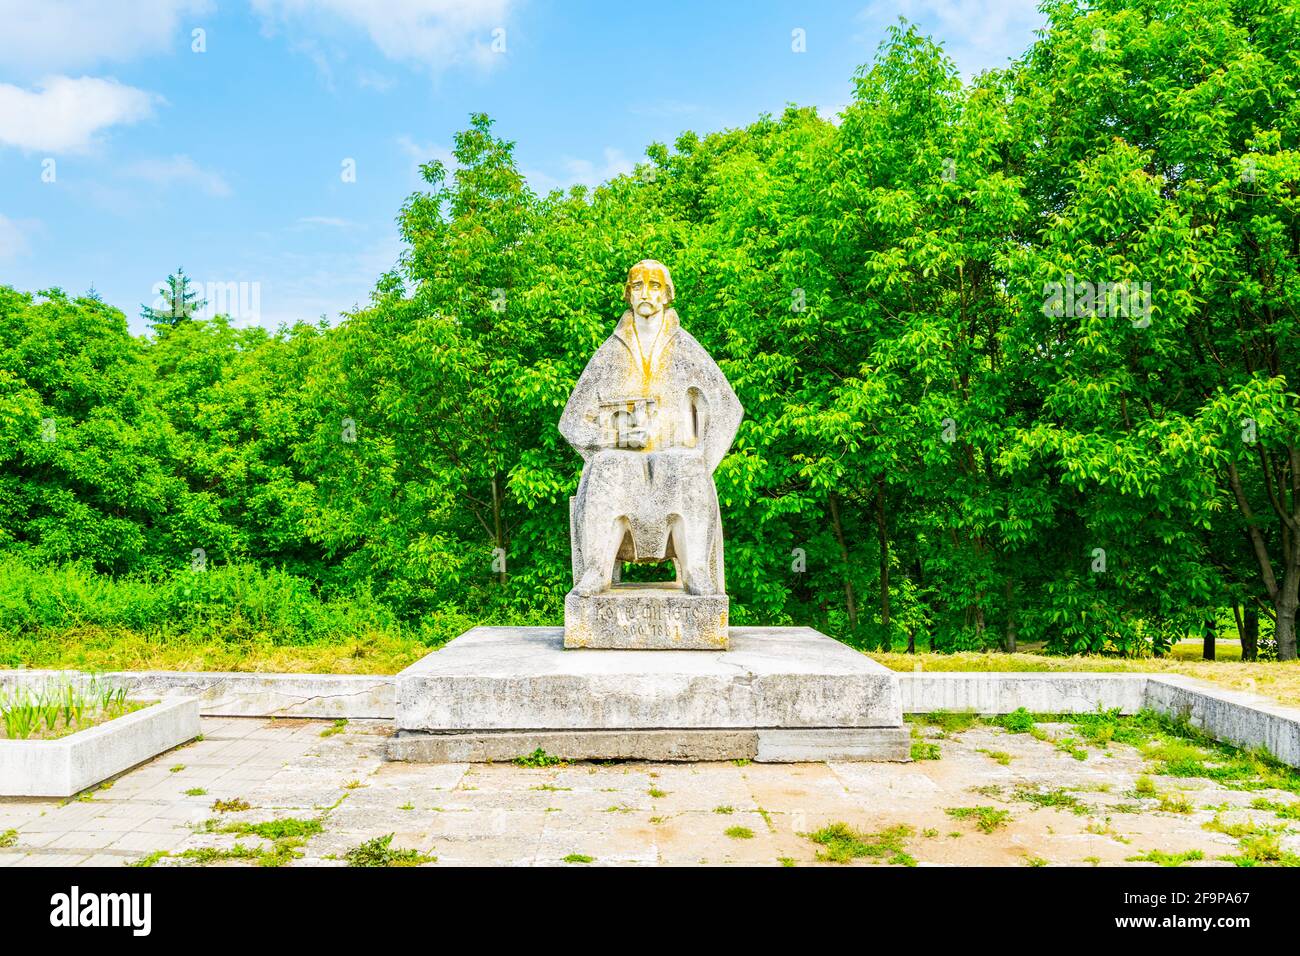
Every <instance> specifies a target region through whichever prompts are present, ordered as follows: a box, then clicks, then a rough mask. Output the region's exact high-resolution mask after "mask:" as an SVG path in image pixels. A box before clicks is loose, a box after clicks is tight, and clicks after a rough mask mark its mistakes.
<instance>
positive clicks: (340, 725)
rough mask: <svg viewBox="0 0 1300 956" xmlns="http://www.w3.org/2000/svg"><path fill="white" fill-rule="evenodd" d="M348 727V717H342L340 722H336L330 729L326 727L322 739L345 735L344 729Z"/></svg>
mask: <svg viewBox="0 0 1300 956" xmlns="http://www.w3.org/2000/svg"><path fill="white" fill-rule="evenodd" d="M347 725H348V719H347V718H346V717H340V718H339V719H338V720H336V721H334V723H333V724H331V725H330V726H329V727H326V728H325V729H324V730H322V731H321V732H320V735H321V736H322V737H333V736H334V735H335V734H341V733H343V729H344V728H345V727H347Z"/></svg>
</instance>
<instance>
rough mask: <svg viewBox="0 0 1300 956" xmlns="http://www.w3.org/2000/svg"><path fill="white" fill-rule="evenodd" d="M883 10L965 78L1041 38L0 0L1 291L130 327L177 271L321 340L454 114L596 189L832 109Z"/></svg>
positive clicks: (585, 12)
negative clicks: (319, 327) (656, 147)
mask: <svg viewBox="0 0 1300 956" xmlns="http://www.w3.org/2000/svg"><path fill="white" fill-rule="evenodd" d="M899 16H904V17H906V18H908V19H909V20H911V21H913V22H915V23H917V24H918V26H920V27H921V29H922V30H924V31H925V32H927V33H929V34H930V35H932V36H934V37H935V38H936V39H938V40H940V41H941V42H943V43H944V45H945V47H946V48H947V49H948V51H949V53H950V55H952V56H953V58H954V59H955V60H956V62H957V64H958V66H959V67H960V68H961V69H962V70H963V72H965V73H967V74H968V75H969V74H973V73H976V72H978V71H979V70H981V69H984V68H986V67H991V66H999V65H1001V64H1003V63H1005V62H1006V60H1007V59H1008V58H1009V57H1012V56H1015V55H1018V54H1019V53H1020V52H1021V51H1023V50H1024V49H1025V48H1026V47H1027V46H1028V45H1029V43H1030V42H1031V41H1032V39H1033V31H1034V30H1035V29H1037V28H1038V27H1039V26H1040V25H1041V23H1042V20H1043V18H1042V16H1041V15H1040V14H1039V13H1037V11H1036V10H1035V7H1034V3H1033V2H1032V0H1005V2H997V0H937V2H922V0H901V2H872V3H863V2H861V0H859V2H852V3H840V2H829V0H827V2H818V3H809V2H807V0H804V2H786V0H755V2H748V3H742V2H735V3H721V2H719V3H710V4H703V3H698V2H697V3H689V2H682V3H677V2H660V3H657V4H627V5H624V4H614V3H610V2H606V3H598V2H585V0H583V2H577V0H575V2H560V0H478V2H475V0H369V2H367V0H239V2H220V3H219V2H215V0H132V2H130V3H125V2H88V0H67V2H57V0H0V25H2V26H0V284H7V285H13V286H16V287H17V288H20V289H25V290H32V291H34V290H37V289H42V288H48V287H50V286H59V287H62V288H64V289H65V290H67V291H68V292H70V293H81V292H84V291H85V290H86V289H88V288H90V287H91V286H93V287H94V288H95V289H97V290H98V291H99V293H100V295H102V296H103V297H104V299H105V300H107V301H108V302H110V303H112V304H113V305H115V306H117V307H119V308H121V309H122V310H123V311H124V312H126V313H127V315H128V316H129V317H131V319H132V328H133V329H135V330H136V331H144V328H145V326H144V323H143V322H142V321H141V320H140V319H139V311H140V306H141V304H142V303H149V302H150V301H151V300H152V299H153V297H154V292H153V289H154V287H155V285H156V284H157V283H158V282H160V281H162V280H163V279H165V278H166V276H167V274H168V272H170V271H173V270H174V269H175V268H176V267H177V266H178V265H180V266H184V268H185V271H186V272H187V273H188V274H190V275H191V276H193V277H194V278H195V279H196V280H197V281H198V282H200V283H202V284H204V285H205V286H206V285H207V284H208V283H219V284H223V286H224V284H227V283H246V284H247V285H245V286H244V287H243V289H242V291H243V293H244V299H243V302H242V304H236V303H235V302H231V303H230V305H231V308H230V309H228V311H234V312H235V313H236V316H235V317H236V321H237V322H238V323H240V324H248V323H252V322H257V323H260V324H262V325H266V326H268V327H274V326H276V325H277V324H279V323H281V322H292V321H295V320H299V319H302V320H307V321H315V320H316V319H318V318H319V317H320V316H322V315H325V316H327V317H328V318H330V319H331V321H334V320H336V319H337V316H338V313H339V312H340V311H341V310H344V309H349V308H351V307H353V306H354V305H356V304H361V303H364V302H365V301H366V299H367V297H368V295H369V292H370V289H371V287H372V286H373V284H374V281H375V279H376V278H377V277H378V276H379V274H380V273H381V272H383V271H384V270H386V269H388V268H390V267H391V266H392V264H393V262H394V261H395V259H396V256H397V254H398V251H399V243H398V239H397V234H396V228H395V226H394V222H393V220H394V217H395V216H396V214H397V211H398V208H399V206H400V205H401V203H402V200H403V199H404V198H405V197H406V196H407V195H408V194H409V193H410V192H411V191H412V190H414V189H416V188H419V187H420V185H421V183H420V180H419V176H418V173H417V166H418V164H419V163H421V162H424V161H427V160H428V159H430V158H434V157H437V158H446V157H447V156H448V154H449V149H450V146H451V143H452V137H453V136H454V134H455V132H456V131H457V130H458V129H461V128H463V127H464V126H465V125H466V124H467V121H468V117H469V114H470V113H472V112H478V111H482V112H486V113H488V114H489V115H490V116H492V117H493V118H494V119H495V120H496V124H497V125H496V130H497V132H498V133H499V134H500V135H503V136H505V137H506V138H508V139H512V140H514V141H515V143H516V157H517V160H518V162H519V165H520V168H521V169H523V170H524V171H525V173H526V174H527V175H528V178H529V180H530V182H531V183H532V185H533V187H534V188H535V189H538V190H540V191H545V190H547V189H550V188H553V187H556V186H561V187H563V186H568V185H571V184H573V183H576V182H584V183H588V184H595V183H597V182H600V181H601V180H604V179H606V178H609V177H610V176H612V175H616V174H618V173H621V172H627V171H629V170H630V169H631V168H632V166H633V164H635V163H636V162H638V161H640V160H642V159H643V158H644V150H645V147H646V145H647V144H649V143H651V142H655V141H660V142H666V143H671V142H672V141H673V140H674V139H676V137H677V136H678V134H679V133H681V132H682V131H683V130H686V129H692V130H695V131H697V132H699V133H707V132H711V131H714V130H718V129H724V128H728V127H734V126H740V125H744V124H747V123H749V122H752V121H753V120H754V119H755V118H756V117H757V116H758V115H759V114H760V113H762V112H779V111H780V110H781V109H782V108H783V107H784V106H785V105H786V104H787V103H791V102H793V103H798V104H800V105H811V106H816V107H818V109H819V110H821V111H822V112H823V113H824V114H826V115H832V114H833V113H834V112H835V110H836V109H838V108H839V107H842V106H843V105H844V104H845V103H847V102H848V100H849V97H850V90H851V78H852V76H853V73H854V70H855V69H856V68H857V67H858V66H859V65H860V64H862V63H865V62H868V61H870V59H871V58H872V56H873V54H874V52H875V50H876V47H877V46H878V44H879V43H880V41H881V39H882V38H883V36H884V33H885V29H886V27H887V26H888V25H889V24H890V23H893V22H895V21H896V20H897V18H898V17H899ZM795 30H802V31H804V33H803V37H804V45H805V51H804V52H795V50H794V49H793V47H794V46H796V45H797V43H796V42H795V41H794V39H793V37H794V34H793V31H795ZM196 31H199V32H196ZM195 47H203V49H202V50H201V51H196V50H195ZM347 160H352V161H353V162H354V163H355V171H356V175H355V181H354V182H345V181H344V177H343V172H344V163H345V161H347ZM225 288H229V287H228V286H225Z"/></svg>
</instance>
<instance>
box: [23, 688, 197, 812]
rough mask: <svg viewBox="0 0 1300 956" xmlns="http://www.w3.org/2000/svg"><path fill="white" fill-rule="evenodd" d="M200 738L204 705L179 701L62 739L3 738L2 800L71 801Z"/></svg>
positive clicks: (160, 703)
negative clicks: (200, 714) (200, 719)
mask: <svg viewBox="0 0 1300 956" xmlns="http://www.w3.org/2000/svg"><path fill="white" fill-rule="evenodd" d="M198 735H199V703H198V701H196V700H195V699H194V698H192V697H178V698H173V699H168V700H163V701H160V702H158V703H156V704H153V705H152V706H150V707H145V708H144V709H142V710H137V711H135V712H134V713H131V714H127V715H126V716H125V717H118V718H117V719H116V720H110V721H107V722H106V723H103V724H100V725H99V726H97V727H91V728H89V729H88V730H81V731H78V732H77V733H75V734H70V735H69V736H67V737H61V738H59V739H58V740H0V796H6V797H70V796H72V795H73V794H75V793H80V792H81V791H82V790H85V789H86V788H87V787H93V786H94V785H95V784H97V783H100V782H101V781H103V780H107V779H108V778H109V777H111V776H114V775H115V774H119V773H121V772H122V771H123V770H129V769H130V768H132V767H134V766H135V765H136V764H138V763H143V762H144V761H146V760H150V759H152V758H154V757H156V756H158V754H160V753H163V752H164V751H166V750H170V749H171V748H172V747H176V746H179V745H180V744H183V743H185V741H187V740H192V739H193V738H195V737H197V736H198Z"/></svg>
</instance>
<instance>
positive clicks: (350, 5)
mask: <svg viewBox="0 0 1300 956" xmlns="http://www.w3.org/2000/svg"><path fill="white" fill-rule="evenodd" d="M513 2H514V0H386V2H384V3H376V2H374V0H252V4H253V9H254V10H255V11H257V13H258V14H260V15H261V17H262V21H263V26H264V28H265V30H267V31H268V32H271V31H274V30H275V29H277V28H281V27H283V28H284V29H286V30H287V31H289V32H292V33H293V34H302V33H304V32H306V33H320V32H329V31H335V32H337V30H338V29H339V28H343V29H345V30H347V29H351V30H357V29H359V30H363V31H365V33H366V34H367V35H368V36H369V37H370V41H371V42H372V43H374V45H375V46H376V47H377V48H378V49H379V52H381V53H382V54H383V55H384V56H385V57H387V58H388V59H390V60H396V61H398V62H402V63H407V64H411V65H414V66H417V67H420V68H423V69H425V70H427V71H429V72H430V73H439V72H441V71H442V70H444V69H446V68H447V67H449V66H455V65H458V64H460V63H464V62H472V63H475V64H477V65H479V66H483V67H486V66H490V65H492V62H493V61H494V60H496V59H497V57H496V55H495V54H494V53H493V52H492V41H493V37H492V31H493V30H494V29H496V28H497V27H501V28H503V29H504V27H505V21H506V17H507V14H508V13H509V12H510V7H511V5H512V4H513Z"/></svg>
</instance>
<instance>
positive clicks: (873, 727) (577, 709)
mask: <svg viewBox="0 0 1300 956" xmlns="http://www.w3.org/2000/svg"><path fill="white" fill-rule="evenodd" d="M396 714H397V716H396V723H397V734H396V736H394V737H393V738H392V739H391V741H390V743H389V751H388V754H389V757H390V758H391V759H395V760H415V761H431V762H453V761H454V762H460V761H487V760H509V759H512V758H514V757H518V756H522V755H525V754H528V753H531V752H532V751H534V750H536V749H537V748H539V747H540V748H541V749H542V750H545V751H546V752H547V753H548V754H551V755H553V756H557V757H561V758H564V759H569V760H589V759H605V760H608V759H629V760H734V759H739V758H746V759H749V760H756V761H769V762H798V761H805V760H907V759H909V752H910V736H909V734H908V732H907V730H906V729H905V728H904V726H903V714H902V698H901V694H900V691H899V684H898V678H897V676H896V675H895V674H894V673H893V672H892V671H890V670H888V669H886V668H885V667H883V666H882V665H880V664H878V663H876V662H875V661H873V660H871V659H870V658H868V657H866V656H865V655H863V654H860V653H858V652H857V651H854V650H853V649H851V648H849V647H847V646H845V645H843V644H841V643H839V642H838V641H835V640H832V639H831V638H829V637H827V636H826V635H824V634H821V633H819V632H817V631H815V630H813V629H811V628H804V627H770V628H768V627H738V628H731V631H730V648H729V649H728V650H726V651H720V652H717V653H714V654H695V653H688V652H685V651H680V652H679V651H665V650H645V651H641V650H621V651H610V650H593V649H589V648H586V649H566V648H565V647H564V631H563V629H561V628H558V627H557V628H543V627H477V628H474V629H473V630H471V631H468V632H466V633H465V634H463V635H461V636H460V637H458V638H456V639H455V640H454V641H452V642H451V643H449V644H448V645H447V646H446V647H444V648H442V649H441V650H438V651H434V652H432V653H430V654H428V655H427V656H426V657H424V658H423V659H422V660H420V661H418V662H417V663H415V664H413V665H411V666H410V667H408V668H407V669H406V670H404V671H402V672H401V673H400V674H398V675H397V712H396Z"/></svg>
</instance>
